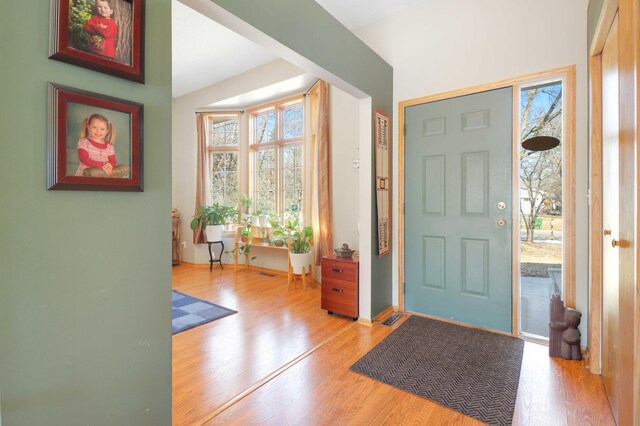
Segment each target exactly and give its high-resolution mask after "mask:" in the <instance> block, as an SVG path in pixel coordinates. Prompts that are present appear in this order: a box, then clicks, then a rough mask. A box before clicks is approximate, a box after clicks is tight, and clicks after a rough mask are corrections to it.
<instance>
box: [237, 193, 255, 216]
mask: <svg viewBox="0 0 640 426" xmlns="http://www.w3.org/2000/svg"><path fill="white" fill-rule="evenodd" d="M252 204H253V199H252V198H251V197H249V195H247V194H244V193H243V194H241V195H240V211H241V212H242V213H244V214H247V213H249V208H250V207H251V205H252Z"/></svg>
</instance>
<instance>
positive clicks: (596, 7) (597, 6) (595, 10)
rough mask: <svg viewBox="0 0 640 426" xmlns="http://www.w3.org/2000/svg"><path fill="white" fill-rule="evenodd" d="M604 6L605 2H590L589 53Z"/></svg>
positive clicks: (588, 11)
mask: <svg viewBox="0 0 640 426" xmlns="http://www.w3.org/2000/svg"><path fill="white" fill-rule="evenodd" d="M603 4H604V0H589V7H588V8H587V52H588V51H589V47H590V46H591V41H592V40H593V36H594V35H595V33H596V26H597V25H598V18H600V12H601V11H602V5H603Z"/></svg>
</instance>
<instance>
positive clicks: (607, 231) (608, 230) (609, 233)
mask: <svg viewBox="0 0 640 426" xmlns="http://www.w3.org/2000/svg"><path fill="white" fill-rule="evenodd" d="M602 233H603V234H604V235H611V229H605V230H604V231H602Z"/></svg>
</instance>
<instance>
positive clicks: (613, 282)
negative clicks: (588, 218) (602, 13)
mask: <svg viewBox="0 0 640 426" xmlns="http://www.w3.org/2000/svg"><path fill="white" fill-rule="evenodd" d="M618 90H619V84H618V18H617V16H616V18H615V19H614V21H613V25H612V26H611V29H610V30H609V35H608V36H607V40H606V42H605V46H604V49H603V51H602V111H603V116H602V187H603V191H602V201H603V202H602V224H603V228H604V230H605V235H604V238H603V247H602V287H603V291H602V380H603V382H604V386H605V389H606V391H607V397H608V398H609V404H610V405H611V410H612V412H613V415H614V417H615V419H616V421H617V420H618V399H619V397H618V383H619V381H620V380H621V376H620V371H619V369H620V362H619V360H618V359H617V354H618V353H619V346H620V345H619V332H618V331H619V327H620V325H619V317H618V313H619V303H620V302H619V280H618V276H619V274H618V272H619V265H620V263H619V250H618V249H617V248H614V247H612V246H611V240H612V239H614V238H616V239H617V238H619V231H620V229H619V217H620V213H619V212H620V209H619V206H620V172H619V137H618V136H619V111H618V108H619V107H618V105H619V104H618V102H619V95H618Z"/></svg>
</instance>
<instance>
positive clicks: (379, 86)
mask: <svg viewBox="0 0 640 426" xmlns="http://www.w3.org/2000/svg"><path fill="white" fill-rule="evenodd" d="M211 1H212V2H213V3H215V4H217V5H219V6H221V7H223V8H224V9H226V10H227V11H229V12H231V13H232V14H234V15H235V16H237V17H239V18H240V19H242V20H243V21H245V22H247V23H249V24H250V25H251V26H253V27H255V28H257V29H258V30H260V31H262V32H263V33H264V34H266V35H268V36H270V37H271V38H273V39H275V40H277V41H278V42H280V43H281V44H283V45H285V46H287V47H289V48H290V49H292V50H294V51H295V52H297V53H299V54H300V55H302V56H304V57H305V58H307V59H309V60H310V61H312V62H313V63H315V64H316V65H319V66H320V67H322V68H324V69H325V70H327V71H329V72H331V73H333V74H334V75H336V76H338V77H340V78H341V79H343V80H344V81H346V82H348V83H350V84H352V85H353V86H355V87H357V88H358V89H360V90H362V91H363V92H365V93H367V94H368V95H370V96H371V98H372V104H373V108H374V109H376V108H377V109H380V110H382V111H383V112H385V113H387V114H389V115H393V106H392V105H393V69H392V68H391V66H390V65H389V64H387V63H386V62H385V61H384V60H383V59H382V58H380V56H378V55H377V54H376V53H375V52H374V51H373V50H371V48H369V47H368V46H367V45H366V44H364V43H363V42H362V41H361V40H360V39H359V38H358V37H356V36H355V35H354V34H353V33H351V32H350V31H349V30H347V29H346V28H345V27H344V26H342V24H340V23H339V22H338V21H337V20H336V19H335V18H334V17H333V16H331V15H330V14H329V13H328V12H327V11H326V10H324V9H323V8H322V7H321V6H320V5H319V4H318V3H316V2H315V1H314V0H272V1H268V2H267V1H255V0H211ZM372 115H373V111H372ZM372 123H373V119H372ZM354 125H356V124H355V123H354ZM392 131H393V129H392ZM372 134H373V129H372ZM372 144H373V141H372ZM372 149H373V148H372ZM373 151H374V152H375V150H373ZM373 160H374V159H373V158H371V165H372V171H373V173H372V176H371V179H372V182H375V176H374V174H375V163H374V161H373ZM391 176H393V171H392V170H391ZM374 186H375V185H372V204H371V215H372V228H371V232H372V247H371V250H372V253H373V256H372V259H371V277H372V283H371V313H372V316H376V315H377V314H379V313H380V312H382V311H383V310H384V309H386V308H388V307H389V306H391V303H392V294H391V292H392V276H391V256H385V257H382V258H379V257H378V256H377V253H378V243H377V241H378V238H377V221H376V194H375V189H374Z"/></svg>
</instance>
